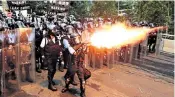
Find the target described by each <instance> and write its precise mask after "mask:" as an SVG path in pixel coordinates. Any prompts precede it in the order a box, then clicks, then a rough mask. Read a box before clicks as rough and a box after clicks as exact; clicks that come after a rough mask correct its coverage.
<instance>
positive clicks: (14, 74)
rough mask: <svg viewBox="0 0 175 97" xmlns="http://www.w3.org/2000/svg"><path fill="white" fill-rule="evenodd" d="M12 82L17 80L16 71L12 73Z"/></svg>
mask: <svg viewBox="0 0 175 97" xmlns="http://www.w3.org/2000/svg"><path fill="white" fill-rule="evenodd" d="M12 80H16V73H15V71H12Z"/></svg>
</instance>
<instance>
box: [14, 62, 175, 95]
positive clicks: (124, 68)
mask: <svg viewBox="0 0 175 97" xmlns="http://www.w3.org/2000/svg"><path fill="white" fill-rule="evenodd" d="M91 71H92V77H91V78H90V79H89V80H88V82H87V85H86V95H87V97H173V93H174V92H173V91H174V90H173V87H174V83H173V79H171V78H168V77H163V76H161V75H157V74H151V73H150V72H149V71H144V70H142V69H140V68H139V67H136V66H133V65H131V64H123V65H115V66H114V68H113V69H107V68H106V67H103V69H98V70H92V69H91ZM64 73H65V72H64ZM64 73H61V72H57V73H56V75H55V77H54V81H55V82H56V83H57V85H56V87H57V88H58V91H56V92H52V91H50V90H48V89H47V84H48V83H47V71H44V72H43V73H42V74H37V81H36V84H28V85H24V86H22V90H23V91H24V93H26V94H27V95H28V96H27V97H79V93H80V91H79V87H78V86H71V88H72V89H71V91H70V93H69V92H66V93H61V89H62V88H63V86H64V82H63V75H64ZM77 82H78V80H77ZM29 95H30V96H29ZM15 97H19V96H18V95H16V96H15ZM20 97H21V96H20ZM23 97H24V96H23ZM25 97H26V96H25Z"/></svg>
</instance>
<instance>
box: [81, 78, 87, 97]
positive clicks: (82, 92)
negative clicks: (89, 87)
mask: <svg viewBox="0 0 175 97" xmlns="http://www.w3.org/2000/svg"><path fill="white" fill-rule="evenodd" d="M80 90H81V93H80V96H81V97H86V95H85V81H83V80H80Z"/></svg>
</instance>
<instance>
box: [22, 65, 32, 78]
mask: <svg viewBox="0 0 175 97" xmlns="http://www.w3.org/2000/svg"><path fill="white" fill-rule="evenodd" d="M23 67H24V71H25V75H24V74H23V72H22V69H23ZM30 67H31V64H21V65H20V70H19V73H20V78H21V81H25V80H28V79H31V76H30ZM24 77H25V78H24Z"/></svg>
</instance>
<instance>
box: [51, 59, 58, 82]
mask: <svg viewBox="0 0 175 97" xmlns="http://www.w3.org/2000/svg"><path fill="white" fill-rule="evenodd" d="M56 63H57V59H56V58H55V59H53V60H52V67H53V71H52V76H51V77H52V84H53V85H55V82H54V81H53V78H54V75H55V73H56Z"/></svg>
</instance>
